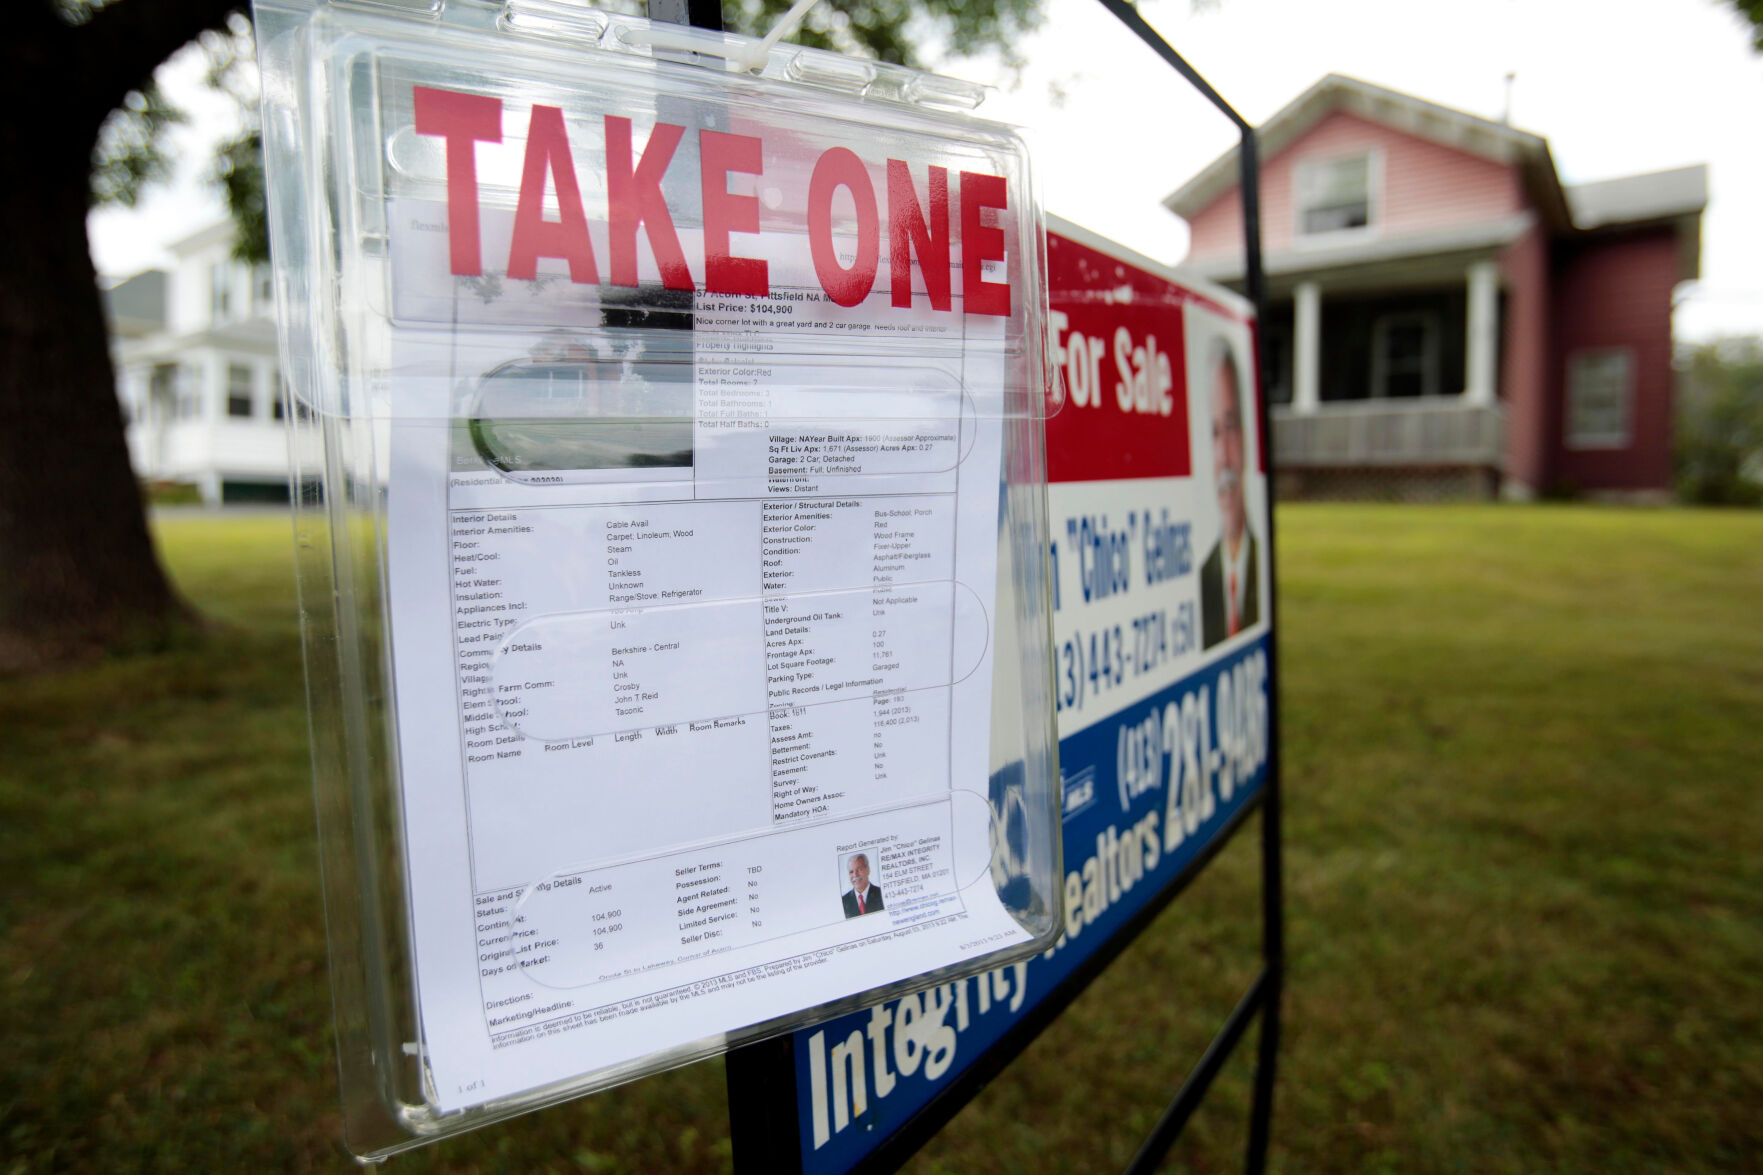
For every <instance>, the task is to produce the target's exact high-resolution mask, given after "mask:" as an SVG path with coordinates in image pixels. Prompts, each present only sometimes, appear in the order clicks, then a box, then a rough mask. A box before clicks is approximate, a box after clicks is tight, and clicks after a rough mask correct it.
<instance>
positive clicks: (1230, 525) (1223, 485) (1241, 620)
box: [1200, 338, 1261, 648]
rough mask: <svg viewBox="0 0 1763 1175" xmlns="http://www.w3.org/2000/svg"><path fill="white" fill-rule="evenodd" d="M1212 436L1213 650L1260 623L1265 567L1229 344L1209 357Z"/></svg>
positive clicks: (1208, 600) (1206, 581)
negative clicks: (1215, 522) (1254, 524)
mask: <svg viewBox="0 0 1763 1175" xmlns="http://www.w3.org/2000/svg"><path fill="white" fill-rule="evenodd" d="M1206 373H1207V377H1208V378H1207V382H1206V384H1205V385H1202V386H1206V387H1208V389H1209V390H1208V395H1209V396H1210V401H1209V403H1208V405H1207V408H1208V410H1209V414H1210V419H1211V433H1212V479H1213V487H1214V489H1215V490H1216V491H1217V494H1218V513H1219V531H1220V534H1219V538H1218V543H1217V545H1215V546H1214V547H1213V548H1212V553H1211V554H1209V555H1207V556H1206V562H1205V563H1203V564H1202V565H1201V566H1200V632H1201V644H1202V645H1203V647H1205V648H1211V647H1212V646H1213V645H1216V644H1218V643H1219V642H1220V641H1222V640H1226V639H1228V638H1230V637H1233V636H1235V635H1236V634H1237V633H1239V632H1241V631H1243V630H1244V629H1245V628H1248V627H1249V626H1250V625H1252V624H1254V623H1256V622H1257V621H1259V620H1260V619H1261V567H1260V559H1259V557H1258V551H1257V547H1256V542H1255V533H1254V531H1253V530H1252V529H1251V528H1250V526H1249V506H1248V500H1247V497H1246V495H1245V487H1244V482H1245V480H1246V472H1247V471H1246V468H1245V467H1246V460H1245V453H1246V451H1247V445H1246V444H1245V443H1244V440H1243V391H1244V389H1245V388H1246V386H1247V381H1246V380H1245V379H1243V377H1242V372H1241V369H1240V367H1239V366H1238V363H1237V357H1236V353H1235V351H1234V350H1233V349H1232V347H1231V345H1230V343H1229V341H1228V340H1226V339H1223V338H1218V339H1215V340H1214V341H1213V344H1212V347H1211V348H1210V350H1209V351H1208V352H1207V356H1206Z"/></svg>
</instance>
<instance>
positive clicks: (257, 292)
mask: <svg viewBox="0 0 1763 1175" xmlns="http://www.w3.org/2000/svg"><path fill="white" fill-rule="evenodd" d="M251 312H252V313H253V314H268V315H274V314H275V283H274V282H273V281H272V280H271V278H270V272H269V266H267V265H258V266H254V267H252V270H251Z"/></svg>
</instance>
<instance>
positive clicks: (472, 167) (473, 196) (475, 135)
mask: <svg viewBox="0 0 1763 1175" xmlns="http://www.w3.org/2000/svg"><path fill="white" fill-rule="evenodd" d="M415 99H416V133H417V134H419V135H439V136H441V137H442V138H443V139H445V140H446V141H447V146H446V154H447V254H448V263H449V265H450V267H451V269H452V272H453V273H454V274H456V275H458V276H460V277H478V276H480V275H481V274H482V273H483V271H484V261H483V250H482V249H481V248H480V247H479V243H478V212H477V144H478V143H500V142H501V141H502V100H501V99H500V98H485V97H484V96H482V95H481V94H461V93H459V92H458V91H456V90H434V89H430V88H429V87H428V86H417V87H416V92H415Z"/></svg>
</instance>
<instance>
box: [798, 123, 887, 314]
mask: <svg viewBox="0 0 1763 1175" xmlns="http://www.w3.org/2000/svg"><path fill="white" fill-rule="evenodd" d="M841 187H843V188H847V189H849V190H850V193H851V200H852V203H854V204H855V205H856V206H857V257H856V260H855V261H853V262H852V264H851V268H849V269H846V268H845V267H844V266H842V265H840V264H839V255H838V250H837V249H836V248H835V247H834V246H833V193H834V192H836V191H838V190H839V188H841ZM808 251H809V253H810V254H811V255H812V256H813V258H814V273H815V275H816V276H817V277H819V278H820V288H821V289H823V290H825V291H826V296H827V297H829V298H831V299H832V300H833V301H834V302H837V303H838V304H839V305H840V306H855V305H857V303H859V302H861V301H863V299H865V298H867V297H868V296H869V291H870V289H871V288H873V287H874V285H875V271H876V269H877V267H878V266H879V265H880V263H881V222H880V218H879V217H878V216H877V215H876V206H875V186H874V185H873V184H871V183H870V182H869V169H868V168H866V167H864V166H863V161H862V160H861V159H859V158H857V156H856V155H855V154H854V153H853V152H851V151H850V150H848V149H847V148H844V147H831V148H828V149H827V150H825V151H823V152H821V155H820V158H819V159H817V160H815V162H814V174H813V176H812V177H810V179H809V181H808Z"/></svg>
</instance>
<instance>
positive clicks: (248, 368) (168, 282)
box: [106, 221, 306, 505]
mask: <svg viewBox="0 0 1763 1175" xmlns="http://www.w3.org/2000/svg"><path fill="white" fill-rule="evenodd" d="M232 246H233V226H232V223H231V222H230V221H222V222H220V223H218V224H214V225H210V226H209V227H207V228H205V229H203V230H201V231H200V232H198V233H195V234H193V235H191V236H188V237H185V238H184V239H183V240H181V241H177V242H175V243H174V244H172V245H171V246H170V251H171V253H172V255H173V256H174V257H175V258H176V262H175V264H174V265H173V267H172V268H171V270H170V271H169V272H168V271H163V270H156V269H155V270H148V271H147V272H145V273H142V274H137V275H136V276H134V277H132V278H129V279H128V280H126V281H123V282H120V283H118V284H117V285H115V286H113V287H111V288H110V289H109V290H108V291H106V302H107V305H108V308H109V312H110V346H111V357H112V360H113V361H114V363H115V366H116V378H117V394H118V396H119V397H120V399H121V401H122V406H123V412H124V417H125V419H126V420H127V422H128V444H129V456H130V459H131V460H132V461H133V462H134V467H135V473H136V475H137V476H138V477H140V478H141V479H142V480H144V481H165V482H183V483H190V484H194V485H195V486H196V488H197V490H198V491H199V492H200V493H201V495H202V500H203V501H204V502H207V503H209V504H211V505H219V504H220V503H222V502H261V501H281V502H285V501H287V500H288V459H289V453H288V428H287V420H288V416H289V413H290V412H293V411H300V412H304V411H306V409H305V407H304V405H299V404H295V405H292V406H290V402H289V397H288V394H287V388H286V386H285V385H284V383H283V381H282V379H281V374H280V371H279V365H278V363H277V359H276V333H275V317H274V311H275V304H274V295H273V291H272V289H271V286H270V281H269V271H268V269H267V268H266V267H262V266H258V267H252V266H249V265H246V264H244V263H243V262H240V261H236V260H234V259H233V256H232Z"/></svg>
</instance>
